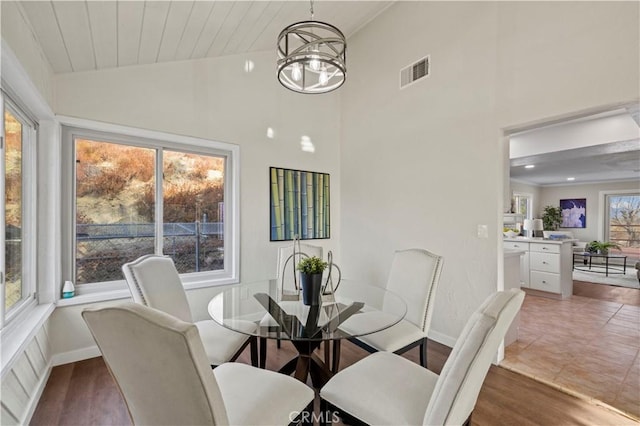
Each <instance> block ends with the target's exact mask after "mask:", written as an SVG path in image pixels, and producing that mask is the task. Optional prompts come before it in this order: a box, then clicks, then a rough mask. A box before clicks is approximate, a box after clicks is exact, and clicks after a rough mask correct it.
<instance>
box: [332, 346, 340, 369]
mask: <svg viewBox="0 0 640 426" xmlns="http://www.w3.org/2000/svg"><path fill="white" fill-rule="evenodd" d="M338 368H340V340H339V339H338V340H334V341H333V364H331V372H332V373H333V374H336V373H337V372H338Z"/></svg>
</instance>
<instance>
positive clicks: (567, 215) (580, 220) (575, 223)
mask: <svg viewBox="0 0 640 426" xmlns="http://www.w3.org/2000/svg"><path fill="white" fill-rule="evenodd" d="M560 211H561V212H562V224H560V228H586V227H587V199H586V198H570V199H567V200H560Z"/></svg>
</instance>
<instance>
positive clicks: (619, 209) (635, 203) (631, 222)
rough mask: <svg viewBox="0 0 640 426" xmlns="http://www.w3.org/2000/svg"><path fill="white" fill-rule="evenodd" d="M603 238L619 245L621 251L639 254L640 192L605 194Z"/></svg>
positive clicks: (628, 253)
mask: <svg viewBox="0 0 640 426" xmlns="http://www.w3.org/2000/svg"><path fill="white" fill-rule="evenodd" d="M604 199H605V215H604V217H605V226H604V240H605V241H611V242H612V243H615V244H617V245H619V246H620V248H621V250H622V252H623V253H625V254H627V255H633V256H635V257H637V256H638V255H639V254H640V192H635V193H633V192H630V193H609V194H606V195H605V198H604Z"/></svg>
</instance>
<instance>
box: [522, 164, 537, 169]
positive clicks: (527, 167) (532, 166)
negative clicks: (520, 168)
mask: <svg viewBox="0 0 640 426" xmlns="http://www.w3.org/2000/svg"><path fill="white" fill-rule="evenodd" d="M534 167H535V165H533V164H527V165H526V166H524V168H525V169H533V168H534Z"/></svg>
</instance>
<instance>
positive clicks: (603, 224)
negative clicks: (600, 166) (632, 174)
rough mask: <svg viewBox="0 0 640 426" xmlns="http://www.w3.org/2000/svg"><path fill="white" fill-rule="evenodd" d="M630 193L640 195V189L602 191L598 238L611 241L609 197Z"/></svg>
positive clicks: (599, 205)
mask: <svg viewBox="0 0 640 426" xmlns="http://www.w3.org/2000/svg"><path fill="white" fill-rule="evenodd" d="M629 195H640V190H638V189H617V190H616V189H612V190H606V191H600V196H599V203H598V207H599V214H600V218H601V220H600V221H599V222H600V223H598V239H599V240H600V241H610V239H609V223H610V221H611V218H610V217H609V214H610V208H609V197H611V196H614V197H615V196H629Z"/></svg>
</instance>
